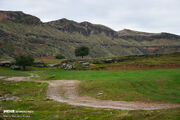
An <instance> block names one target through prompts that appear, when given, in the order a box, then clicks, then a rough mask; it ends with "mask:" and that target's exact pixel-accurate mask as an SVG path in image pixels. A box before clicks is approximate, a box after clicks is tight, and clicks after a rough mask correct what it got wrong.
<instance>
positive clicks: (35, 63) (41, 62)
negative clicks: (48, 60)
mask: <svg viewBox="0 0 180 120" xmlns="http://www.w3.org/2000/svg"><path fill="white" fill-rule="evenodd" d="M33 66H34V67H46V64H45V63H44V62H43V61H35V62H34V64H33Z"/></svg>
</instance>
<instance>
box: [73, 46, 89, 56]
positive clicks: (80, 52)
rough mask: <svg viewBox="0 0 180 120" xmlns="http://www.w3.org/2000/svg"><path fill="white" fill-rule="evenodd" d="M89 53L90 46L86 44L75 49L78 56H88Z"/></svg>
mask: <svg viewBox="0 0 180 120" xmlns="http://www.w3.org/2000/svg"><path fill="white" fill-rule="evenodd" d="M88 54H89V48H88V47H86V46H81V47H78V48H76V49H75V55H76V57H78V56H81V57H82V58H83V57H84V56H87V55H88Z"/></svg>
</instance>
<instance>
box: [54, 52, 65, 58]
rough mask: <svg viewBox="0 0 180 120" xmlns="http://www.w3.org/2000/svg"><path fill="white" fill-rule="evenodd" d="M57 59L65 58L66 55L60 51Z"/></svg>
mask: <svg viewBox="0 0 180 120" xmlns="http://www.w3.org/2000/svg"><path fill="white" fill-rule="evenodd" d="M56 59H65V56H64V55H62V54H60V53H59V54H57V55H56Z"/></svg>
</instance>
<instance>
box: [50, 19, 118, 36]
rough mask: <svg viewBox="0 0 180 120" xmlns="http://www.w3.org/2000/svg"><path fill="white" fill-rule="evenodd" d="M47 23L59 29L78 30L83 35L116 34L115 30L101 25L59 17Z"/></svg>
mask: <svg viewBox="0 0 180 120" xmlns="http://www.w3.org/2000/svg"><path fill="white" fill-rule="evenodd" d="M47 24H48V25H50V26H52V27H54V28H56V29H58V30H61V31H66V32H70V33H72V32H78V33H80V34H83V35H84V36H89V35H90V34H104V35H107V36H109V37H114V36H117V32H115V31H114V30H112V29H110V28H108V27H106V26H103V25H95V24H91V23H89V22H82V23H77V22H75V21H71V20H67V19H60V20H57V21H52V22H48V23H47Z"/></svg>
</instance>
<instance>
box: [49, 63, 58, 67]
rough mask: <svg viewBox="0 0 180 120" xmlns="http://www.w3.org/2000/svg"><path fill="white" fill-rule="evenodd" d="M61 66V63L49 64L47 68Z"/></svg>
mask: <svg viewBox="0 0 180 120" xmlns="http://www.w3.org/2000/svg"><path fill="white" fill-rule="evenodd" d="M58 66H60V64H59V63H56V64H48V65H47V67H58Z"/></svg>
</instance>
